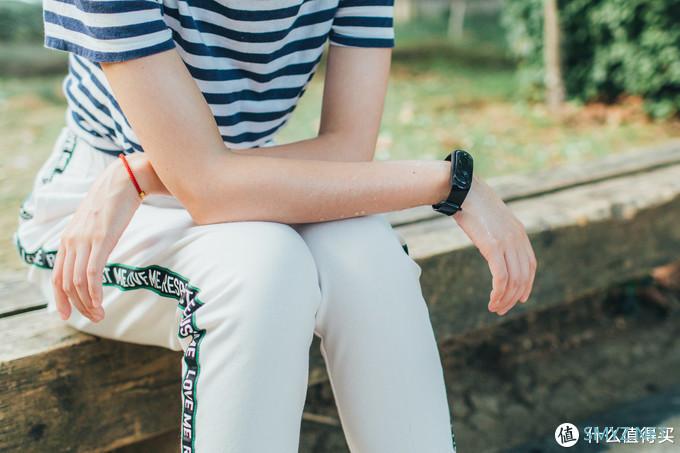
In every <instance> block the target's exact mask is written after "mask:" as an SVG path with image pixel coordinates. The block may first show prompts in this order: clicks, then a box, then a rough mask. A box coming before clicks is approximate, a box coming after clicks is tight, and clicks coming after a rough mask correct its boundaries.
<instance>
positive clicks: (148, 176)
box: [126, 153, 167, 195]
mask: <svg viewBox="0 0 680 453" xmlns="http://www.w3.org/2000/svg"><path fill="white" fill-rule="evenodd" d="M126 159H127V161H128V164H129V165H130V169H131V170H132V173H133V174H134V175H135V178H136V179H137V183H138V184H139V186H140V188H141V189H142V190H143V191H144V193H146V194H147V195H151V194H164V195H166V194H167V191H166V190H165V186H164V185H163V184H162V183H161V181H160V179H159V178H158V175H157V174H156V171H155V170H154V169H153V167H152V166H151V162H150V161H149V159H148V158H147V157H146V156H145V155H144V153H132V154H128V155H127V156H126ZM129 183H130V184H132V181H129Z"/></svg>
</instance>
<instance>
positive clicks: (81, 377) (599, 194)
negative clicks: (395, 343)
mask: <svg viewBox="0 0 680 453" xmlns="http://www.w3.org/2000/svg"><path fill="white" fill-rule="evenodd" d="M488 182H489V183H490V184H491V185H492V186H493V187H494V188H495V189H496V190H497V191H498V192H499V193H500V194H501V196H502V197H503V199H504V200H505V201H506V202H507V203H508V205H509V206H510V207H511V209H512V210H513V212H515V213H516V215H517V216H518V217H519V218H520V220H522V222H523V223H524V225H525V226H526V228H527V231H528V232H529V234H530V236H531V240H532V244H533V246H534V250H535V252H536V255H537V258H538V262H539V269H538V273H537V278H536V281H535V284H534V290H533V293H532V297H531V299H530V301H529V302H528V303H527V304H519V305H518V306H517V307H516V308H514V309H513V310H512V311H511V312H510V313H509V314H508V315H506V316H505V317H498V316H497V315H495V314H491V313H489V312H488V311H487V310H486V301H487V300H488V294H489V292H490V290H491V280H490V273H489V271H488V267H487V264H486V262H485V261H484V260H483V258H482V257H481V256H480V255H479V253H478V251H477V250H476V248H475V247H474V246H473V245H472V244H471V242H470V241H469V239H468V238H467V237H466V236H465V235H464V234H463V232H462V231H461V230H460V228H459V227H458V226H457V225H456V224H455V223H454V222H453V221H451V219H448V218H445V217H442V216H438V215H436V213H433V212H432V210H431V209H429V208H428V207H423V208H418V209H412V210H407V211H401V212H395V213H391V214H390V219H391V221H392V223H393V225H395V227H396V228H397V229H398V231H399V233H400V234H401V235H402V237H403V238H404V239H405V240H406V242H407V244H408V247H409V253H410V254H411V255H412V256H413V257H414V258H415V259H416V260H417V261H418V263H419V264H420V265H421V267H422V268H423V275H422V277H421V283H422V286H423V291H424V293H425V296H426V299H427V300H428V304H429V308H430V315H431V319H432V322H433V325H434V328H435V331H436V335H437V337H438V339H439V341H440V342H442V343H443V342H446V341H447V340H449V339H451V338H460V337H461V336H463V335H466V334H473V333H474V332H479V331H481V330H485V329H486V330H488V329H489V328H491V329H492V330H493V329H495V328H497V327H498V326H500V325H501V324H503V323H506V322H509V320H510V321H512V320H516V319H522V318H526V317H527V316H533V315H534V314H536V313H540V312H541V311H544V310H548V309H550V308H551V307H559V306H561V305H563V304H566V303H569V302H572V301H574V300H577V299H579V298H582V297H583V296H586V295H588V294H593V293H595V292H597V291H602V290H604V289H606V288H608V287H611V286H612V285H616V284H618V283H621V282H625V281H627V280H629V279H631V278H636V277H639V276H643V275H646V274H648V273H649V272H650V270H651V269H653V268H654V267H656V266H660V265H663V264H666V263H670V262H672V261H674V260H677V259H678V257H680V141H677V142H671V143H668V144H666V145H663V146H659V147H655V148H653V149H647V150H637V151H634V152H629V153H626V154H619V155H611V156H608V157H605V158H602V159H600V160H597V161H591V162H589V163H588V164H583V165H567V166H562V167H559V168H555V169H550V170H545V171H541V172H537V173H534V174H530V175H529V174H527V175H512V176H504V177H498V178H493V179H489V180H488ZM22 275H23V274H21V275H18V276H14V277H12V278H5V279H4V281H3V282H2V283H1V284H0V296H1V297H2V300H3V302H2V304H0V331H2V332H3V341H2V343H1V344H0V451H22V452H23V451H50V452H57V451H72V450H73V449H74V448H76V446H77V450H78V451H107V450H110V449H114V448H117V447H122V446H125V445H131V444H135V443H138V442H141V441H144V440H146V439H150V438H153V437H155V436H159V435H162V434H164V433H169V432H173V433H174V432H176V430H177V427H178V426H179V408H180V392H179V382H180V360H179V359H180V355H179V354H178V353H176V352H172V351H168V350H164V349H159V348H153V347H144V346H137V345H132V344H125V343H120V342H114V341H108V340H102V339H99V338H96V337H93V336H90V335H85V334H83V333H80V332H77V331H75V330H73V329H71V328H69V327H66V326H64V325H63V324H62V322H61V321H60V320H59V319H57V318H56V317H50V316H48V315H47V314H46V311H45V304H44V301H43V300H42V298H41V297H40V295H39V294H38V293H37V292H36V290H35V289H34V288H30V287H29V286H28V285H27V284H26V283H24V282H23V281H22V278H21V277H22ZM318 346H319V345H318V339H315V343H314V345H313V346H312V350H311V364H310V381H309V383H310V386H314V385H320V384H323V383H325V382H326V381H327V376H326V374H325V366H324V364H323V360H322V358H321V355H320V353H319V350H318ZM565 415H568V414H565ZM306 417H307V419H310V420H314V419H315V418H314V416H313V415H310V414H307V415H306Z"/></svg>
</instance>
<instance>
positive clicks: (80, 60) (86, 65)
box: [43, 0, 394, 153]
mask: <svg viewBox="0 0 680 453" xmlns="http://www.w3.org/2000/svg"><path fill="white" fill-rule="evenodd" d="M43 5H44V23H45V46H46V47H50V48H54V49H59V50H64V51H68V52H71V55H70V57H69V74H68V75H67V77H66V78H65V79H64V84H63V88H64V92H65V94H66V97H67V100H68V111H67V122H68V123H69V125H70V126H72V127H73V129H74V130H75V131H76V132H77V133H78V134H79V135H80V136H81V137H82V138H83V139H85V140H86V141H88V142H89V143H90V144H91V145H92V146H94V147H95V148H97V149H100V150H102V151H105V152H111V153H118V152H120V151H124V152H127V153H130V152H135V151H143V149H142V147H141V146H140V144H139V141H138V140H137V137H136V136H135V134H134V132H133V131H132V128H131V127H130V125H129V123H128V121H127V119H126V118H125V115H124V114H123V113H122V111H121V109H120V106H119V105H118V103H117V102H116V100H115V98H114V97H113V95H112V94H111V89H110V87H109V86H108V84H107V81H106V78H105V76H104V74H103V72H102V70H101V68H100V66H99V63H100V62H113V61H124V60H129V59H133V58H139V57H142V56H146V55H150V54H153V53H157V52H161V51H164V50H168V49H172V48H176V49H177V51H178V52H179V54H180V56H181V57H182V59H183V60H184V63H185V64H186V66H187V68H188V69H189V71H190V73H191V75H192V76H193V78H194V80H195V81H196V83H197V84H198V86H199V88H200V89H201V91H202V93H203V96H204V97H205V99H206V101H207V102H208V104H209V105H210V108H211V110H212V112H213V114H214V116H215V120H216V122H217V125H218V126H219V129H220V133H221V135H222V138H223V139H224V141H225V144H226V145H227V146H230V147H233V148H249V147H253V146H261V145H263V144H264V143H266V142H267V141H269V140H271V138H272V136H273V135H274V134H275V133H276V132H277V131H278V130H279V129H280V128H281V126H283V125H284V124H285V123H286V121H287V120H288V118H289V117H290V115H291V113H292V111H293V109H294V108H295V106H296V104H297V102H298V100H299V98H300V96H302V94H303V93H304V91H305V88H306V86H307V84H308V82H309V80H311V78H312V76H313V75H314V72H315V71H316V68H317V65H318V62H319V60H320V58H321V55H322V53H323V49H324V45H325V43H326V42H327V41H330V44H332V45H337V46H352V47H393V46H394V30H393V24H392V13H393V0H44V2H43Z"/></svg>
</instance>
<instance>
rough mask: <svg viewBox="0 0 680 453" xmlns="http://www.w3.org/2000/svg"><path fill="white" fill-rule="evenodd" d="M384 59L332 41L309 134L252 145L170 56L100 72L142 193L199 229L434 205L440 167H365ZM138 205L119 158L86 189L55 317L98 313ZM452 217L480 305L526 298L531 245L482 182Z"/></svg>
mask: <svg viewBox="0 0 680 453" xmlns="http://www.w3.org/2000/svg"><path fill="white" fill-rule="evenodd" d="M390 56H391V50H390V49H359V48H344V47H336V46H331V50H330V52H329V58H328V68H327V71H326V80H325V85H324V97H323V108H322V117H321V125H320V130H319V134H318V136H317V137H315V138H313V139H310V140H304V141H299V142H296V143H291V144H287V145H279V146H273V147H268V148H258V149H250V150H232V149H228V148H226V147H225V144H224V142H223V140H222V137H221V135H220V133H219V129H218V127H217V124H216V122H215V120H214V117H213V114H212V112H211V110H210V107H209V106H208V104H207V103H206V101H205V99H204V98H203V96H202V94H201V92H200V91H199V89H198V87H197V86H196V83H195V81H194V80H193V79H192V77H191V75H190V74H189V72H188V70H187V68H186V67H185V65H184V63H183V61H182V60H181V58H180V56H179V54H178V53H177V51H176V50H175V49H171V50H168V51H165V52H161V53H158V54H154V55H151V56H148V57H143V58H139V59H135V60H129V61H125V62H120V63H110V64H102V68H103V70H104V73H105V75H106V77H107V80H108V82H109V84H110V85H111V87H112V89H113V92H114V95H115V97H116V99H117V101H118V103H119V104H120V106H121V108H122V109H123V111H124V112H125V115H126V117H127V118H128V120H129V121H130V124H131V125H132V127H133V129H134V131H135V133H136V135H137V136H138V138H139V140H140V142H141V144H142V146H143V147H144V150H145V152H144V153H136V155H132V156H130V159H131V161H132V164H133V168H134V169H135V173H136V174H137V175H138V177H139V179H140V180H141V181H140V183H141V185H142V187H144V188H145V190H146V191H147V192H149V193H166V194H172V195H174V196H175V197H176V198H177V199H178V200H179V201H180V202H181V203H182V204H183V205H184V206H185V208H186V209H187V211H188V212H189V213H190V215H191V216H192V218H193V219H194V221H195V222H196V223H198V224H207V223H219V222H229V221H242V220H265V221H275V222H282V223H305V222H317V221H324V220H334V219H341V218H346V217H355V216H360V215H367V214H374V213H380V212H387V211H392V210H398V209H405V208H409V207H413V206H418V205H426V204H433V203H435V202H438V201H440V200H442V199H444V198H445V197H446V195H447V194H448V191H449V187H448V177H449V168H450V167H449V165H450V164H448V163H447V162H442V161H418V160H405V161H389V162H378V161H373V154H374V149H375V143H376V139H377V134H378V129H379V125H380V119H381V117H382V111H383V103H384V97H385V92H386V86H387V78H388V72H389V66H390ZM168 74H172V76H168ZM103 197H117V200H116V202H115V203H110V202H109V203H101V199H102V198H103ZM138 205H139V200H138V198H137V195H136V193H135V192H134V190H133V189H132V187H131V184H130V183H129V181H128V180H127V176H126V175H125V174H124V172H123V169H122V167H121V166H120V165H119V164H118V163H116V165H112V166H111V167H110V168H107V170H106V171H105V172H104V174H103V175H102V176H101V177H100V178H99V179H98V180H97V181H96V182H95V183H94V184H93V186H92V188H91V189H90V191H89V192H88V194H87V197H86V199H85V200H84V201H83V204H82V205H81V206H80V207H79V208H78V211H77V212H76V213H75V215H74V218H73V220H72V221H71V223H70V224H69V226H68V227H67V228H66V230H65V231H64V233H63V235H62V240H61V244H60V247H59V251H58V253H57V260H56V262H55V267H54V271H53V281H52V283H53V286H54V289H55V295H56V300H57V308H58V310H59V312H60V314H61V315H62V317H63V318H64V319H65V318H67V317H68V316H69V315H70V312H71V305H70V304H73V305H74V306H76V308H77V309H78V310H79V311H80V312H81V313H83V314H84V315H85V316H87V317H89V318H90V319H91V320H93V321H95V322H97V321H99V320H101V319H102V318H103V316H104V312H103V309H102V307H101V300H102V288H101V278H100V276H101V272H102V269H103V267H104V265H105V263H106V259H107V257H108V255H109V253H110V252H111V250H112V249H113V247H114V246H115V243H116V242H117V240H118V238H119V237H120V235H121V234H122V232H123V231H124V229H125V227H126V226H127V224H128V223H129V220H130V219H131V218H132V215H133V214H134V212H135V210H136V208H137V207H138ZM106 206H116V212H115V214H114V213H112V212H108V211H107V210H106ZM121 213H124V214H121ZM454 219H455V220H456V221H457V222H458V224H459V225H460V226H461V228H463V230H464V231H465V233H466V234H467V235H468V236H469V237H470V238H471V240H472V241H473V243H474V244H475V246H476V247H477V248H478V249H479V250H480V252H481V254H482V255H483V256H484V257H485V258H486V260H487V261H488V263H489V268H490V270H491V273H492V275H493V290H492V292H491V294H490V301H489V306H488V308H489V310H490V311H492V312H496V313H498V314H501V315H502V314H505V313H506V312H507V311H508V310H510V309H511V308H512V306H514V305H515V303H516V302H517V301H518V300H521V301H523V302H524V301H526V300H527V299H528V297H529V293H530V291H531V286H532V284H533V277H534V273H535V268H536V260H535V257H534V254H533V250H532V248H531V244H530V243H529V240H528V238H527V235H526V232H525V230H524V227H523V226H522V224H521V223H520V222H519V220H517V219H516V218H515V217H514V215H513V214H512V212H511V211H510V210H509V209H508V208H507V206H505V204H504V203H503V202H502V200H501V199H500V198H499V197H498V196H497V195H496V194H495V193H494V192H493V190H491V188H490V187H489V186H488V185H487V184H485V183H484V182H483V181H482V180H481V179H480V178H479V177H475V178H474V180H473V184H472V188H471V190H470V193H469V194H468V197H467V199H466V202H465V204H464V209H463V210H462V211H459V212H458V213H456V214H455V215H454Z"/></svg>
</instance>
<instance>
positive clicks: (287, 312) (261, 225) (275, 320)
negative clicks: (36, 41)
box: [201, 222, 320, 331]
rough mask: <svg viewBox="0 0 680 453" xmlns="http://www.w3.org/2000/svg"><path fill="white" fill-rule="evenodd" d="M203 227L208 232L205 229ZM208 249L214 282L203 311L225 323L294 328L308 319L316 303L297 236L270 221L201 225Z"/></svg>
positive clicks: (309, 261) (311, 270) (311, 269)
mask: <svg viewBox="0 0 680 453" xmlns="http://www.w3.org/2000/svg"><path fill="white" fill-rule="evenodd" d="M205 227H209V228H205ZM201 228H203V229H204V230H206V231H204V232H203V234H201V241H203V243H204V245H205V247H208V248H210V254H209V256H210V257H211V258H210V261H211V262H210V263H206V265H207V266H210V267H213V268H214V270H213V271H212V272H211V275H212V276H214V278H216V279H217V280H218V281H219V284H218V285H213V286H214V287H215V291H216V293H215V292H213V293H212V294H211V295H210V299H211V300H209V301H207V303H206V305H208V304H211V305H213V308H212V309H210V310H207V311H210V312H212V313H217V315H216V318H218V319H220V321H221V322H222V321H224V322H226V323H228V324H234V323H237V324H239V325H240V326H242V327H247V326H253V328H255V329H257V330H258V331H262V330H263V329H270V330H273V329H277V330H281V329H295V326H293V325H291V324H295V323H297V322H300V323H302V322H308V320H309V319H311V318H313V316H314V314H315V313H316V310H317V308H318V304H319V302H320V289H319V283H318V276H317V269H316V264H315V262H314V258H313V256H312V254H311V252H310V250H309V248H308V247H307V244H306V243H305V242H304V240H303V239H302V237H301V236H300V235H299V233H297V232H296V231H295V230H294V229H293V228H291V227H290V226H289V225H285V224H281V223H276V222H234V223H224V224H214V225H203V226H201Z"/></svg>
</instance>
